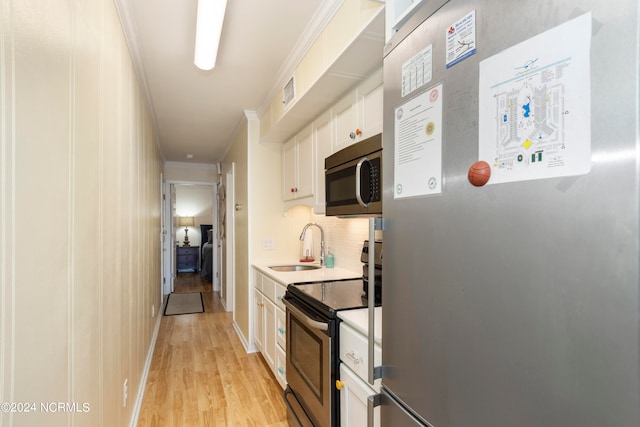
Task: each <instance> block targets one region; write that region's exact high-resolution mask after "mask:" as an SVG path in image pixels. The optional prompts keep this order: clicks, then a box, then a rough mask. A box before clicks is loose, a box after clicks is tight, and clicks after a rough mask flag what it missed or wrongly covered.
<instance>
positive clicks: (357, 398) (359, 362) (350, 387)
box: [340, 318, 382, 427]
mask: <svg viewBox="0 0 640 427" xmlns="http://www.w3.org/2000/svg"><path fill="white" fill-rule="evenodd" d="M363 319H364V318H363ZM367 339H368V338H367V337H366V336H365V335H364V334H363V333H361V332H360V331H359V330H356V329H355V328H353V327H351V326H349V325H348V324H347V322H346V321H343V322H342V323H340V385H341V388H340V426H341V427H365V426H366V425H367V398H368V397H369V396H371V395H374V394H378V393H379V392H380V386H381V383H382V381H381V380H380V379H377V380H375V382H374V385H370V384H368V383H367V381H366V379H367V366H368V347H367ZM373 353H374V355H373V357H374V363H375V366H379V365H380V363H381V362H382V347H381V345H380V343H378V342H376V343H375V345H374V352H373ZM373 420H374V425H375V426H380V408H375V410H374V417H373Z"/></svg>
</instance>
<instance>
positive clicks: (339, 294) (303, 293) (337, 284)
mask: <svg viewBox="0 0 640 427" xmlns="http://www.w3.org/2000/svg"><path fill="white" fill-rule="evenodd" d="M287 292H289V293H291V295H292V296H295V297H296V298H298V299H300V300H302V301H304V302H305V303H306V304H308V305H309V306H311V307H313V308H314V309H316V310H318V311H319V312H321V313H322V314H323V315H325V316H327V317H329V318H334V317H336V316H337V312H338V311H340V310H351V309H356V308H366V307H367V304H368V302H367V298H365V297H364V294H363V292H362V279H357V280H341V281H334V282H319V283H304V284H295V283H294V284H291V285H289V286H288V287H287ZM376 305H380V304H376Z"/></svg>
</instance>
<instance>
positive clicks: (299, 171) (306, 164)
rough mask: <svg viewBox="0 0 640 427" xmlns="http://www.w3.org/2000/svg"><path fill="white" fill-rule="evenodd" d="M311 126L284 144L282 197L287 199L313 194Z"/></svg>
mask: <svg viewBox="0 0 640 427" xmlns="http://www.w3.org/2000/svg"><path fill="white" fill-rule="evenodd" d="M312 137H313V135H312V133H311V127H310V126H309V127H307V129H305V130H303V131H302V132H300V133H299V134H298V135H296V136H295V137H294V138H292V139H291V140H290V141H289V142H287V143H285V144H284V145H283V146H282V183H283V187H282V198H283V200H285V201H288V200H294V199H301V198H304V197H309V196H312V195H313V170H314V168H313V140H312Z"/></svg>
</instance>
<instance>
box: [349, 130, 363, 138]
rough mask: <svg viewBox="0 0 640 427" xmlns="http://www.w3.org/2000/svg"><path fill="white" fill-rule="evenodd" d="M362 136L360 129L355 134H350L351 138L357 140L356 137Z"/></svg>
mask: <svg viewBox="0 0 640 427" xmlns="http://www.w3.org/2000/svg"><path fill="white" fill-rule="evenodd" d="M360 135H362V131H361V130H360V129H356V131H355V132H351V133H350V134H349V138H351V139H356V136H360Z"/></svg>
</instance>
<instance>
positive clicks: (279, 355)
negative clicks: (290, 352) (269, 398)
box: [275, 346, 287, 389]
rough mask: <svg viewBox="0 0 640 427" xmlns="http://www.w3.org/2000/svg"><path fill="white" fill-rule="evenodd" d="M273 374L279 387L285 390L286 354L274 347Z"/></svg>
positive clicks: (278, 347)
mask: <svg viewBox="0 0 640 427" xmlns="http://www.w3.org/2000/svg"><path fill="white" fill-rule="evenodd" d="M275 374H276V379H277V380H278V382H279V383H280V387H282V388H283V389H285V388H286V387H287V353H285V351H284V350H283V349H282V348H280V346H276V369H275Z"/></svg>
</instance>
